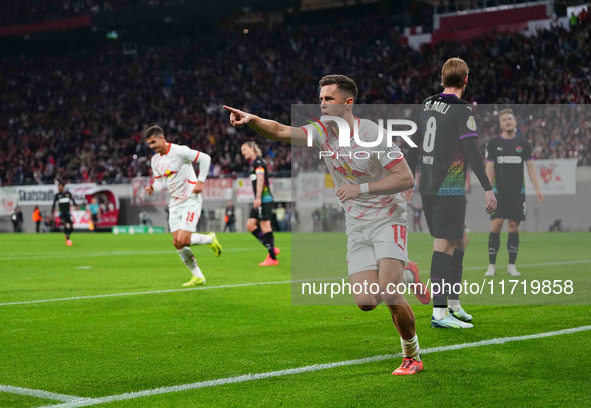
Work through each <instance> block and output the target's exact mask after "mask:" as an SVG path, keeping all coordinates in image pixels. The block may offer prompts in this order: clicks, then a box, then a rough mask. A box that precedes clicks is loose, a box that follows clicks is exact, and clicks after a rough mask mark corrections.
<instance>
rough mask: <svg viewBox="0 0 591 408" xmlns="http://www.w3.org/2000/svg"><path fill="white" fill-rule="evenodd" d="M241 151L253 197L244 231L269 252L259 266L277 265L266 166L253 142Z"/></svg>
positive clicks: (271, 197)
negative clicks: (248, 164)
mask: <svg viewBox="0 0 591 408" xmlns="http://www.w3.org/2000/svg"><path fill="white" fill-rule="evenodd" d="M241 151H242V155H243V156H244V158H245V159H246V160H248V161H249V162H250V175H249V176H250V180H251V181H252V189H253V191H254V196H255V198H254V203H253V205H252V211H251V212H250V216H249V217H248V221H247V222H246V229H247V230H248V232H250V233H251V234H252V235H254V236H255V238H256V239H258V240H259V242H260V243H261V244H263V246H264V247H265V248H267V251H269V254H268V255H267V258H266V259H265V260H264V261H263V262H261V263H260V264H259V265H260V266H272V265H279V261H278V260H277V254H279V249H278V248H275V238H274V237H273V229H272V228H271V215H272V212H273V196H272V195H271V189H270V188H269V172H268V171H267V165H266V163H265V161H264V160H263V158H262V157H261V156H262V153H261V150H260V149H259V147H258V146H257V144H256V143H255V142H252V141H251V142H245V143H244V144H243V145H242V148H241Z"/></svg>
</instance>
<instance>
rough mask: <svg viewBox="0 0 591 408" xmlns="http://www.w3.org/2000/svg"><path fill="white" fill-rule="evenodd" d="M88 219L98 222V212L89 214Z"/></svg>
mask: <svg viewBox="0 0 591 408" xmlns="http://www.w3.org/2000/svg"><path fill="white" fill-rule="evenodd" d="M90 219H91V220H92V222H94V223H95V224H96V223H97V222H98V214H91V215H90Z"/></svg>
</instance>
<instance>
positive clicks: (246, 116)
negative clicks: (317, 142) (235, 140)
mask: <svg viewBox="0 0 591 408" xmlns="http://www.w3.org/2000/svg"><path fill="white" fill-rule="evenodd" d="M224 109H225V110H227V111H228V112H230V124H231V125H232V126H234V127H235V128H238V129H240V128H242V127H243V126H244V125H248V126H249V127H250V128H251V129H252V130H254V131H255V132H257V133H258V134H259V135H261V136H263V137H264V138H267V139H269V140H274V141H278V142H285V143H293V144H295V145H301V146H305V145H306V141H307V138H308V136H307V135H306V132H304V131H303V130H302V129H300V128H297V127H292V126H286V125H282V124H281V123H279V122H275V121H274V120H269V119H263V118H261V117H259V116H257V115H254V114H252V113H248V112H244V111H241V110H239V109H236V108H232V107H230V106H226V105H224Z"/></svg>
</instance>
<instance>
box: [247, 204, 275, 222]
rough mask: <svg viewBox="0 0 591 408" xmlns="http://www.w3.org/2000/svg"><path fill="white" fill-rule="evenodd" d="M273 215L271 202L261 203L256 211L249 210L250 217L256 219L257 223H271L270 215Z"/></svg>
mask: <svg viewBox="0 0 591 408" xmlns="http://www.w3.org/2000/svg"><path fill="white" fill-rule="evenodd" d="M272 214H273V202H272V201H271V202H270V203H262V204H261V206H260V207H259V208H257V209H255V208H253V209H252V210H250V217H248V218H256V219H257V220H259V221H271V215H272Z"/></svg>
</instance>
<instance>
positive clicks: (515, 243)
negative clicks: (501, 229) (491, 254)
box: [507, 232, 519, 265]
mask: <svg viewBox="0 0 591 408" xmlns="http://www.w3.org/2000/svg"><path fill="white" fill-rule="evenodd" d="M507 249H508V250H509V264H511V265H514V264H515V260H516V259H517V250H518V249H519V232H510V233H509V238H508V239H507Z"/></svg>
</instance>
